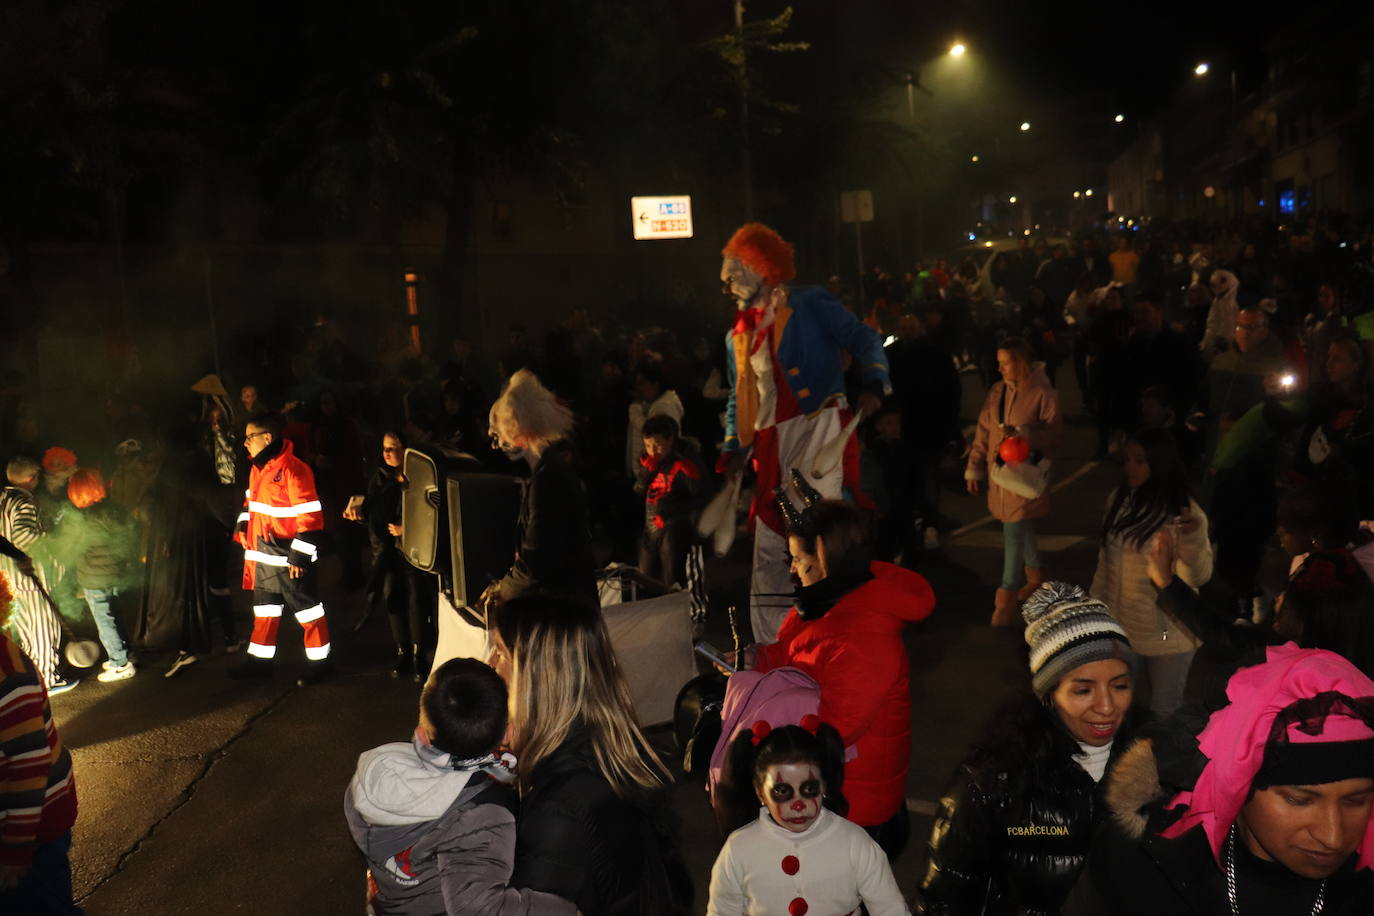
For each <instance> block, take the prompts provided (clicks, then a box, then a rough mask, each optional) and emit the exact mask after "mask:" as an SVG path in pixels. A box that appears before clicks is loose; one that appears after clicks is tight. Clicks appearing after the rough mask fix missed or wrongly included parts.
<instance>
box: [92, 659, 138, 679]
mask: <svg viewBox="0 0 1374 916" xmlns="http://www.w3.org/2000/svg"><path fill="white" fill-rule="evenodd" d="M136 673H137V671H136V669H135V668H134V663H133V662H125V663H124V664H122V665H120V666H119V667H118V668H110V669H108V670H106V671H102V672H100V674H98V675H97V676H96V680H97V681H100V682H101V683H102V684H108V683H110V682H111V681H127V680H128V679H129V678H131V677H133V676H134V675H135V674H136Z"/></svg>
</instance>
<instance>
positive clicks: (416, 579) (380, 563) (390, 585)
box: [367, 544, 438, 650]
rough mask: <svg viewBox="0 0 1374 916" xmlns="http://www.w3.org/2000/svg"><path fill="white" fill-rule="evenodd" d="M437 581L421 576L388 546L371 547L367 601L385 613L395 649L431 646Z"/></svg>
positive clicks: (392, 547)
mask: <svg viewBox="0 0 1374 916" xmlns="http://www.w3.org/2000/svg"><path fill="white" fill-rule="evenodd" d="M437 597H438V592H437V580H436V579H435V577H434V576H432V575H430V574H429V573H425V572H421V571H420V570H418V569H416V568H415V567H414V566H411V565H410V563H408V562H407V561H406V558H405V557H404V556H403V555H402V554H401V552H400V551H399V550H397V549H396V548H395V547H394V546H392V545H390V544H384V545H374V547H373V553H372V575H371V577H370V578H369V580H368V583H367V600H368V602H369V603H370V604H371V605H372V608H373V610H374V611H376V610H382V611H385V612H386V615H387V622H388V623H389V624H390V625H391V635H392V637H393V638H394V639H395V640H396V648H398V649H405V650H409V649H411V648H412V647H413V646H433V645H434V627H433V619H434V605H435V601H436V599H437Z"/></svg>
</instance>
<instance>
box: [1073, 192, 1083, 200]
mask: <svg viewBox="0 0 1374 916" xmlns="http://www.w3.org/2000/svg"><path fill="white" fill-rule="evenodd" d="M1082 196H1083V192H1082V191H1074V192H1073V199H1074V200H1078V199H1079V198H1080V197H1082Z"/></svg>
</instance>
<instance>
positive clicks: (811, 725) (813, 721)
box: [799, 712, 821, 735]
mask: <svg viewBox="0 0 1374 916" xmlns="http://www.w3.org/2000/svg"><path fill="white" fill-rule="evenodd" d="M799 724H800V725H801V727H802V728H804V729H806V730H807V731H809V732H810V733H811V734H813V735H814V734H815V733H816V732H818V731H820V729H821V717H820V716H818V715H816V714H815V713H814V712H809V713H807V714H806V715H804V716H802V718H801V722H800V723H799Z"/></svg>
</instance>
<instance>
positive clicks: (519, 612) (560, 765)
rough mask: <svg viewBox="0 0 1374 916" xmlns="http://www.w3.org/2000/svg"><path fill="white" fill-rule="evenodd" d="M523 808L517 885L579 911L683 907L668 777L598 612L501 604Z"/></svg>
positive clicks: (494, 661) (549, 602)
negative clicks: (667, 817) (668, 814)
mask: <svg viewBox="0 0 1374 916" xmlns="http://www.w3.org/2000/svg"><path fill="white" fill-rule="evenodd" d="M491 641H492V647H493V648H492V654H491V659H490V662H491V665H492V667H493V668H495V669H496V670H497V672H499V673H500V674H501V676H502V677H504V678H505V679H506V683H507V685H508V686H509V689H510V711H511V716H510V731H509V735H510V744H511V747H512V749H513V750H514V751H515V753H516V755H517V757H518V758H519V765H518V768H517V769H518V773H519V777H518V788H519V790H520V796H521V799H520V815H519V820H518V822H517V833H516V846H515V872H514V874H513V875H512V877H511V882H510V883H511V886H512V887H520V888H528V889H531V890H538V891H545V892H547V893H551V894H557V895H558V896H560V897H563V898H565V899H568V900H572V901H573V902H575V903H576V904H577V907H578V909H579V910H580V911H582V912H583V913H588V914H590V913H625V914H630V913H662V914H675V913H679V912H684V913H685V912H687V911H688V908H689V907H690V905H691V900H692V882H691V878H690V876H688V875H687V873H686V870H685V869H684V868H683V866H682V863H681V860H680V858H679V857H678V854H677V850H676V847H675V844H674V843H673V841H672V839H671V838H670V837H669V835H668V832H667V830H666V828H665V826H664V824H663V823H662V818H661V816H660V813H661V812H663V811H664V810H665V809H666V798H665V792H664V790H665V788H666V787H667V784H668V783H669V782H671V780H672V777H671V776H670V775H669V774H668V771H667V769H666V768H665V767H664V765H663V763H662V761H660V760H659V758H658V755H657V754H655V753H654V751H653V749H652V748H651V747H650V746H649V742H648V739H646V738H645V737H644V733H643V731H641V730H640V727H639V724H638V722H637V721H636V718H635V713H634V706H633V704H632V702H631V700H630V691H629V687H628V686H626V683H625V678H624V676H623V675H622V674H621V671H620V667H619V665H618V664H617V661H616V657H615V652H614V650H613V649H612V647H611V642H610V636H609V635H608V634H607V632H606V626H605V623H604V622H603V621H602V619H601V613H600V610H599V609H598V608H596V607H594V606H592V605H589V604H584V603H582V602H579V601H569V600H566V599H559V598H539V597H526V598H520V599H517V600H514V601H511V602H508V603H506V604H504V605H502V606H501V607H500V609H499V610H497V611H496V612H495V615H494V619H493V622H492V629H491Z"/></svg>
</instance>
